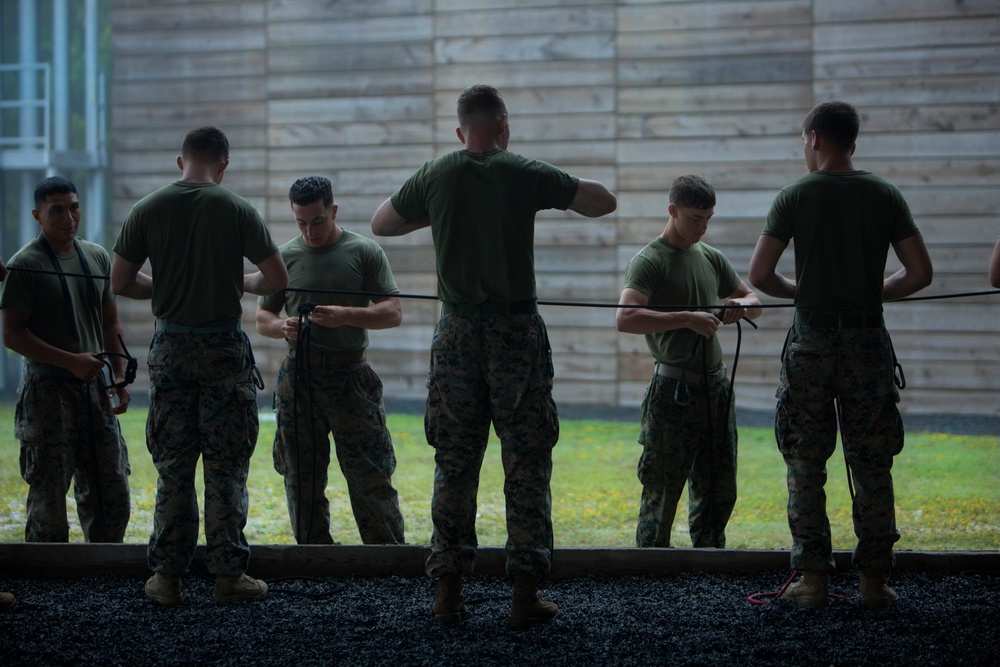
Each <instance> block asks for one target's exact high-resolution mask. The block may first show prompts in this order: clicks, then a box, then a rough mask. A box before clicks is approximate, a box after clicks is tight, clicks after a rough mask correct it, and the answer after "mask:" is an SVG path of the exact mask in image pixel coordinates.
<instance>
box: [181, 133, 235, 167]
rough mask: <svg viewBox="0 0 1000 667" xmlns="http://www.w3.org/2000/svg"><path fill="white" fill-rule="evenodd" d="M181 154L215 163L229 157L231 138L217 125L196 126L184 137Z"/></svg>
mask: <svg viewBox="0 0 1000 667" xmlns="http://www.w3.org/2000/svg"><path fill="white" fill-rule="evenodd" d="M181 155H182V156H183V157H184V158H185V159H187V160H191V159H194V160H198V161H200V162H207V163H210V164H214V163H216V162H224V161H226V160H228V159H229V139H228V138H226V134H225V133H224V132H223V131H222V130H220V129H219V128H217V127H213V126H211V125H205V126H202V127H196V128H195V129H193V130H191V131H190V132H188V133H187V136H185V137H184V145H183V146H182V147H181Z"/></svg>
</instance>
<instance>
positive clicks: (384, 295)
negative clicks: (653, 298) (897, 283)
mask: <svg viewBox="0 0 1000 667" xmlns="http://www.w3.org/2000/svg"><path fill="white" fill-rule="evenodd" d="M284 291H286V292H310V293H313V294H351V295H355V296H367V297H369V298H373V299H374V298H381V299H385V298H388V297H397V298H400V299H425V300H429V301H437V300H438V297H437V296H436V295H432V294H403V293H400V292H395V293H389V292H366V291H362V290H336V289H330V290H323V289H304V288H295V287H286V288H285V290H284ZM995 294H1000V290H984V291H981V292H959V293H954V294H933V295H929V296H911V297H904V298H902V299H892V300H890V301H885V302H884V303H902V302H906V301H930V300H939V299H958V298H963V297H972V296H991V295H995ZM536 303H537V304H538V305H539V306H572V307H580V308H648V309H650V310H667V311H670V310H708V309H712V310H729V309H735V308H746V306H739V305H733V306H697V305H691V304H687V305H670V304H646V305H639V304H634V303H599V302H590V301H545V300H539V301H537V302H536ZM754 308H763V309H769V308H795V304H794V303H791V302H789V303H762V304H759V305H755V306H754ZM747 321H748V322H749V321H750V320H747ZM754 326H755V327H756V325H754Z"/></svg>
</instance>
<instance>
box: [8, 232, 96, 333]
mask: <svg viewBox="0 0 1000 667" xmlns="http://www.w3.org/2000/svg"><path fill="white" fill-rule="evenodd" d="M77 241H78V242H79V244H80V248H81V250H83V254H84V256H85V257H86V259H87V264H88V266H89V267H90V272H91V273H92V274H93V275H94V276H96V278H94V279H88V278H80V277H76V276H66V288H67V289H68V290H69V298H70V303H71V304H72V306H73V308H72V312H73V321H72V322H67V321H66V320H67V309H66V308H65V307H64V298H65V292H64V291H63V286H62V281H61V280H60V279H59V276H57V275H53V274H49V273H29V272H27V271H16V270H15V271H11V272H10V273H9V274H8V275H7V278H6V279H5V280H4V281H3V283H2V285H3V292H2V293H0V308H10V309H11V310H17V311H20V312H22V313H28V314H29V315H30V317H29V318H28V330H29V331H31V333H33V334H35V335H36V336H38V337H39V338H41V339H42V340H43V341H45V342H46V343H48V344H49V345H52V346H53V347H58V348H59V349H61V350H66V351H68V352H91V353H96V352H101V351H103V350H104V317H103V309H102V306H103V304H104V303H106V302H109V301H113V300H114V295H113V294H112V293H111V281H109V280H108V279H107V276H108V275H109V274H110V272H111V261H110V259H109V258H108V252H107V250H105V249H104V248H102V247H101V246H99V245H97V244H96V243H91V242H90V241H84V240H83V239H77ZM56 258H57V259H58V260H59V266H60V268H61V269H62V271H63V272H64V273H77V274H82V273H85V272H84V270H83V263H82V262H80V257H79V255H78V254H77V252H76V250H75V249H74V250H72V251H71V252H68V253H66V254H58V253H57V254H56ZM7 266H8V267H9V268H11V269H16V268H25V269H36V270H41V271H54V270H55V267H54V266H53V264H52V260H51V258H50V257H49V255H48V253H47V252H45V249H44V248H43V247H42V245H41V243H40V242H39V240H38V239H37V238H36V239H32V240H31V241H29V242H28V243H27V244H25V246H24V247H23V248H21V249H20V250H18V251H17V252H16V253H15V254H14V256H13V257H11V259H10V262H8V264H7ZM91 280H92V281H93V286H94V287H95V288H96V293H97V295H98V299H99V300H100V303H94V298H93V292H92V291H91V289H90V287H89V286H88V283H89V282H91Z"/></svg>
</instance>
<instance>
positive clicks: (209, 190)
mask: <svg viewBox="0 0 1000 667" xmlns="http://www.w3.org/2000/svg"><path fill="white" fill-rule="evenodd" d="M114 250H115V252H116V253H118V254H119V255H121V256H122V257H123V258H125V259H127V260H128V261H130V262H135V263H136V264H142V263H144V262H145V261H146V260H147V259H149V263H150V267H151V269H152V277H153V303H152V309H153V315H154V316H155V317H157V318H159V319H164V320H168V321H170V322H175V323H177V324H183V325H185V326H191V327H197V326H208V325H213V324H219V323H221V322H225V321H227V320H232V319H238V318H239V317H240V316H241V315H242V313H243V308H242V306H241V305H240V298H241V297H242V296H243V274H244V264H243V258H244V257H245V258H247V259H249V260H250V261H251V262H252V263H253V264H258V263H260V262H262V261H263V260H265V259H267V258H268V257H270V256H271V255H273V254H274V253H275V252H277V250H278V246H277V245H275V243H274V241H272V240H271V234H270V232H268V229H267V226H266V225H265V224H264V220H263V219H262V218H261V217H260V214H259V213H257V210H256V209H255V208H254V207H253V204H251V203H250V202H249V201H247V200H246V199H244V198H243V197H240V196H238V195H235V194H233V193H232V192H230V191H229V190H227V189H225V188H223V187H222V186H219V185H216V184H215V183H185V182H182V181H177V182H175V183H171V184H170V185H168V186H166V187H164V188H161V189H159V190H157V191H156V192H154V193H152V194H150V195H147V196H146V197H144V198H143V199H141V200H139V201H138V202H137V203H136V204H135V206H133V207H132V211H131V212H130V213H129V214H128V217H127V218H125V222H124V224H123V225H122V230H121V234H119V236H118V240H117V241H116V242H115V247H114Z"/></svg>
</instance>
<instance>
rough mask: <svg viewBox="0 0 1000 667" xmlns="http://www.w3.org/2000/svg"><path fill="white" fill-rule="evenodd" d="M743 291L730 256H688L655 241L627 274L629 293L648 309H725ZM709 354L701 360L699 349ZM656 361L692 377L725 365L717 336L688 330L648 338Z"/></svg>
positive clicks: (700, 251) (711, 251)
mask: <svg viewBox="0 0 1000 667" xmlns="http://www.w3.org/2000/svg"><path fill="white" fill-rule="evenodd" d="M739 286H740V277H739V275H737V273H736V269H734V268H733V265H732V264H730V263H729V260H728V259H726V256H725V255H723V254H722V253H721V252H719V251H718V250H716V249H715V248H713V247H712V246H710V245H707V244H705V243H701V242H698V243H695V244H694V245H692V246H691V248H690V249H688V250H684V249H682V248H678V247H676V246H673V245H671V244H669V243H667V242H666V241H665V240H664V239H663V238H662V237H656V238H655V239H653V240H652V241H650V242H649V243H647V244H646V247H645V248H643V249H642V250H640V251H639V252H638V253H636V255H635V257H633V258H632V260H631V261H630V262H629V263H628V268H627V269H626V271H625V287H627V288H631V289H634V290H636V291H638V292H641V293H642V294H644V295H645V296H646V297H647V298H648V299H649V306H650V307H652V306H685V305H699V306H706V307H710V306H713V305H722V304H723V303H724V302H725V300H726V299H728V298H729V297H730V296H731V295H732V294H733V292H735V291H736V289H737V288H738V287H739ZM699 340H701V341H704V342H705V344H707V346H708V348H707V350H706V352H707V354H706V357H705V359H704V360H703V358H702V350H701V345H700V344H698V345H696V343H698V341H699ZM646 347H648V348H649V352H650V354H652V355H653V358H654V359H656V361H658V362H660V363H663V364H668V365H670V366H676V367H678V368H684V369H687V370H692V371H699V372H701V371H704V370H709V371H711V370H714V369H715V368H718V367H719V365H720V364H721V363H722V346H721V345H719V338H718V336H712V337H711V338H709V339H707V340H706V339H705V338H704V337H703V336H701V335H699V334H697V333H695V332H694V331H691V330H690V329H673V330H671V331H661V332H658V333H651V334H646Z"/></svg>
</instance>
